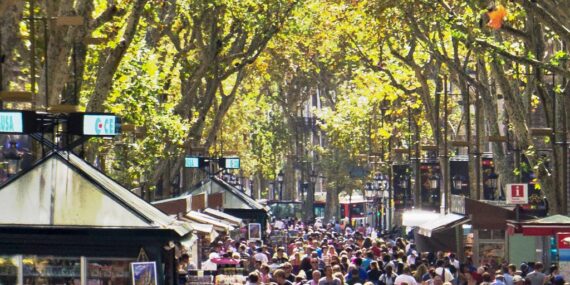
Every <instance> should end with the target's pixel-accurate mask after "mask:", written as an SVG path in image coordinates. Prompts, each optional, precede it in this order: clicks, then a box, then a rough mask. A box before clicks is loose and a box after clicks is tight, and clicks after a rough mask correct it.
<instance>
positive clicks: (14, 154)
mask: <svg viewBox="0 0 570 285" xmlns="http://www.w3.org/2000/svg"><path fill="white" fill-rule="evenodd" d="M3 154H4V159H6V161H7V163H8V167H7V169H6V174H7V175H8V177H11V176H13V175H15V174H16V173H18V171H19V170H20V162H21V160H22V154H21V153H20V152H19V151H18V149H17V148H16V142H15V141H10V147H9V148H8V149H7V150H5V151H4V153H3Z"/></svg>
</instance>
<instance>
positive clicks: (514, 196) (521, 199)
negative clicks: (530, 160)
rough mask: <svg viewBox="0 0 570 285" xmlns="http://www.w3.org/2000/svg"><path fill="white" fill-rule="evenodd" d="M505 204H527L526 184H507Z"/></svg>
mask: <svg viewBox="0 0 570 285" xmlns="http://www.w3.org/2000/svg"><path fill="white" fill-rule="evenodd" d="M506 192H507V204H528V184H525V183H517V184H507V191H506Z"/></svg>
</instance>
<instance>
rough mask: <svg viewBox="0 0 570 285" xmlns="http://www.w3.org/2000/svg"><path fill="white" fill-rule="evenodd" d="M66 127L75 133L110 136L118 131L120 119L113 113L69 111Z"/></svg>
mask: <svg viewBox="0 0 570 285" xmlns="http://www.w3.org/2000/svg"><path fill="white" fill-rule="evenodd" d="M67 129H68V131H69V133H71V134H76V135H84V136H98V137H111V136H116V135H118V134H119V133H120V119H119V118H118V117H117V116H115V115H113V114H104V113H100V114H98V113H71V114H69V117H68V121H67Z"/></svg>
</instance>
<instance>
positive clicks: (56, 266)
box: [0, 152, 193, 284]
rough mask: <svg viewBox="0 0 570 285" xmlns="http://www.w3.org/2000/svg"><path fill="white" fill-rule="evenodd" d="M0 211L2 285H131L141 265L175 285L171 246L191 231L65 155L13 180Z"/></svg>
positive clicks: (1, 192)
mask: <svg viewBox="0 0 570 285" xmlns="http://www.w3.org/2000/svg"><path fill="white" fill-rule="evenodd" d="M0 209H2V211H0V252H1V253H2V256H0V283H2V284H132V282H133V278H134V279H137V278H140V277H141V276H138V277H137V275H136V274H134V273H133V272H134V271H133V270H131V265H132V262H135V261H150V262H151V263H150V264H151V265H153V266H152V268H153V269H152V271H149V273H150V274H151V275H152V276H153V277H155V278H156V280H157V284H174V282H175V280H176V268H175V263H174V258H175V257H174V255H175V252H174V249H173V248H172V247H170V246H169V244H170V242H171V241H180V240H184V239H188V238H190V236H191V232H192V230H193V229H192V227H191V226H190V225H189V224H187V223H182V222H179V221H176V220H175V219H173V218H171V217H168V216H167V215H165V214H164V213H162V212H161V211H159V210H158V209H156V208H154V207H153V206H152V205H150V204H148V203H147V202H145V201H144V200H142V199H140V198H139V197H138V196H136V195H134V194H133V193H131V192H130V191H128V190H127V189H125V188H123V187H122V186H120V185H119V184H118V183H116V182H115V181H113V180H112V179H110V178H109V177H107V176H105V175H104V174H103V173H101V172H99V171H98V170H97V169H95V168H94V167H92V166H91V165H89V164H88V163H86V162H85V161H83V160H82V159H81V158H79V157H77V156H75V155H74V154H72V153H67V152H54V153H52V154H50V155H48V156H47V157H45V158H44V159H42V160H40V161H39V162H37V163H36V165H34V166H33V167H31V168H30V169H28V170H26V171H24V172H22V173H19V174H18V175H17V176H14V177H12V179H11V180H10V181H8V182H7V183H6V184H4V185H3V186H2V187H1V188H0ZM149 268H150V267H149ZM151 284H154V283H151Z"/></svg>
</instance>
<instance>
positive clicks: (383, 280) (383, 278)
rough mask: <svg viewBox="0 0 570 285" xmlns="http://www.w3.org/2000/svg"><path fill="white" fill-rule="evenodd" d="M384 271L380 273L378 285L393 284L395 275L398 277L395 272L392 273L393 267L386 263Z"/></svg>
mask: <svg viewBox="0 0 570 285" xmlns="http://www.w3.org/2000/svg"><path fill="white" fill-rule="evenodd" d="M385 270H386V272H384V274H382V275H380V278H379V282H378V284H379V285H394V281H395V280H396V277H398V275H397V274H396V273H394V269H393V267H392V265H391V264H388V265H386V268H385Z"/></svg>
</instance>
